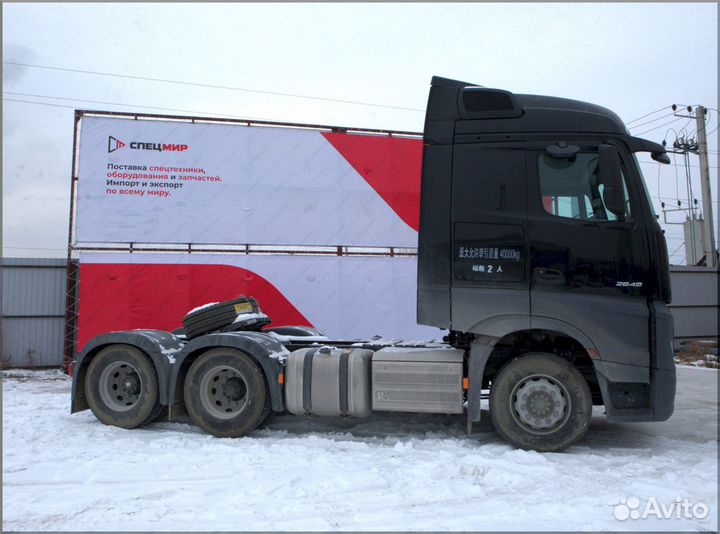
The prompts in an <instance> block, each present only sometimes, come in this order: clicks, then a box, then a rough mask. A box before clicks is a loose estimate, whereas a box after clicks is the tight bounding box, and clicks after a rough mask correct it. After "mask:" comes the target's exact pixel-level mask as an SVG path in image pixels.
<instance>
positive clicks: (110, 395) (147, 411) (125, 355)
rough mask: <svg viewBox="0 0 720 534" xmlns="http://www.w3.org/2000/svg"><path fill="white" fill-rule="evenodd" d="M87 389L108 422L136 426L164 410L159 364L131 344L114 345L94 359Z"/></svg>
mask: <svg viewBox="0 0 720 534" xmlns="http://www.w3.org/2000/svg"><path fill="white" fill-rule="evenodd" d="M85 392H86V396H87V401H88V405H89V406H90V409H91V410H92V412H93V414H95V417H97V418H98V419H99V420H100V421H101V422H103V423H105V424H106V425H113V426H119V427H122V428H135V427H138V426H142V425H144V424H146V423H149V422H150V421H152V420H153V419H154V418H155V417H157V415H158V414H159V412H160V410H161V406H160V398H159V395H158V381H157V374H156V372H155V367H153V364H152V362H151V361H150V360H149V358H147V357H146V356H145V355H144V354H143V353H142V352H141V351H140V350H138V349H136V348H134V347H131V346H129V345H110V346H109V347H106V348H104V349H103V350H101V351H100V352H99V353H98V354H97V355H96V356H95V357H94V358H93V359H92V361H91V362H90V366H89V367H88V371H87V375H86V378H85Z"/></svg>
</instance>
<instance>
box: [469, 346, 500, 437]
mask: <svg viewBox="0 0 720 534" xmlns="http://www.w3.org/2000/svg"><path fill="white" fill-rule="evenodd" d="M497 340H498V339H497V338H495V337H489V336H478V337H477V338H476V339H475V341H474V342H473V343H472V345H471V346H470V356H469V357H468V392H467V431H468V434H470V432H472V424H473V423H477V422H479V421H480V396H481V392H482V379H483V373H484V372H485V364H486V363H487V361H488V358H489V357H490V353H491V352H492V350H493V348H494V347H495V343H496V342H497Z"/></svg>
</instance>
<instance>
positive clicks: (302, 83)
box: [3, 3, 720, 263]
mask: <svg viewBox="0 0 720 534" xmlns="http://www.w3.org/2000/svg"><path fill="white" fill-rule="evenodd" d="M717 47H718V35H717V6H716V5H715V4H710V3H705V4H688V3H678V4H669V3H661V4H660V3H658V4H650V3H642V4H416V5H412V4H395V5H382V4H372V5H364V4H276V5H256V4H230V5H228V4H212V5H200V4H103V5H89V4H15V3H10V4H4V5H3V61H4V62H19V63H27V64H33V65H42V66H51V67H62V68H70V69H77V70H86V71H98V72H106V73H116V74H125V75H132V76H144V77H153V78H162V79H172V80H183V81H189V82H195V83H204V84H213V85H222V86H229V87H236V88H247V89H254V90H261V91H271V92H283V93H293V94H301V95H311V96H320V97H327V98H332V99H340V100H351V101H362V102H370V103H375V104H384V105H389V106H397V107H403V108H415V109H423V108H424V106H425V103H426V100H427V93H428V89H429V81H430V78H431V76H432V75H440V76H445V77H450V78H457V79H461V80H465V81H469V82H472V83H477V84H480V85H484V86H488V87H498V88H503V89H507V90H510V91H513V92H516V93H535V94H545V95H555V96H563V97H568V98H574V99H578V100H585V101H589V102H593V103H596V104H600V105H603V106H606V107H608V108H610V109H612V110H614V111H615V112H617V113H618V114H619V115H620V117H621V118H623V120H625V121H626V122H629V121H632V120H633V119H636V118H638V117H640V116H642V115H645V114H647V113H650V112H654V111H656V110H659V109H661V108H664V107H665V108H667V111H665V112H661V113H655V114H653V115H650V116H649V117H648V118H646V119H643V120H638V121H635V122H634V123H631V124H630V126H633V125H635V126H636V127H635V128H633V129H631V131H632V133H633V134H641V133H642V134H643V135H642V137H646V138H648V139H651V140H654V141H658V142H659V141H662V140H663V139H664V138H665V137H666V135H667V139H668V141H669V142H672V141H673V140H674V139H675V134H674V133H673V131H668V129H670V128H673V129H674V130H677V131H680V129H681V128H682V127H683V126H685V125H686V124H687V126H686V128H687V133H689V134H692V133H693V132H694V131H695V123H694V121H688V120H687V119H679V118H675V117H673V116H672V115H671V112H670V109H669V106H670V105H671V104H673V103H675V104H683V105H688V104H691V105H696V104H703V105H705V106H707V107H709V108H714V109H713V110H711V112H710V114H709V121H708V126H707V128H708V131H712V130H714V129H715V128H716V127H717V125H718V113H717V111H716V110H717V108H718V101H717V99H718V87H717V63H718V57H717ZM28 95H38V96H28ZM18 100H23V101H25V102H18ZM83 100H84V101H83ZM89 100H93V101H101V102H105V103H102V104H101V103H91V102H87V101H89ZM28 101H30V102H34V103H28ZM39 103H45V104H52V106H48V105H42V104H39ZM111 103H112V104H111ZM120 104H125V105H120ZM57 106H65V107H57ZM141 106H145V107H141ZM75 108H83V109H106V110H123V111H130V110H131V111H145V112H150V113H152V112H156V113H163V112H165V113H172V110H173V109H175V110H186V111H197V112H200V114H212V115H226V116H242V117H252V118H264V119H270V120H278V121H289V122H311V123H319V124H332V125H348V126H356V127H368V128H387V129H402V130H413V131H420V130H421V129H422V124H423V113H422V112H419V111H412V110H401V109H392V108H388V107H373V106H365V105H355V104H346V103H340V102H326V101H320V100H311V99H302V98H291V97H287V96H277V95H263V94H257V93H250V92H243V91H233V90H227V89H212V88H203V87H191V86H187V85H172V84H167V83H160V82H153V81H146V80H131V79H127V78H119V77H107V76H98V75H91V74H82V73H77V72H63V71H56V70H48V69H41V68H37V67H18V66H13V65H8V64H3V254H4V255H5V256H31V257H61V256H63V255H64V254H65V247H66V244H67V231H68V213H69V196H70V186H69V184H70V170H71V169H70V167H71V152H72V132H73V118H72V117H73V111H72V110H73V109H75ZM153 108H165V109H153ZM663 115H666V116H667V118H666V119H664V118H662V117H663ZM656 119H657V120H656ZM649 120H653V121H654V122H650V123H648V124H644V123H646V122H647V121H649ZM670 121H674V122H670ZM688 122H689V124H688ZM668 123H670V124H668ZM647 130H650V131H647ZM644 132H647V133H644ZM710 138H711V139H710V145H711V146H710V148H711V150H712V151H713V152H711V160H710V165H711V175H712V187H713V195H714V198H715V199H716V200H717V198H718V197H717V191H718V188H717V185H718V182H717V165H718V157H717V155H718V152H717V150H718V148H717V147H718V145H717V139H718V131H717V130H715V131H714V132H713V133H712V134H711V135H710ZM640 159H641V160H642V161H649V163H644V164H643V172H644V173H645V177H646V182H647V185H648V188H649V190H650V192H651V195H652V196H653V197H654V202H655V208H656V210H657V211H658V212H659V213H660V201H659V197H662V198H664V199H666V201H669V202H675V200H676V199H677V198H679V199H680V200H681V201H683V202H686V201H687V199H688V194H687V187H686V185H685V178H684V177H685V170H684V169H683V168H682V166H680V167H674V166H666V167H664V168H661V167H660V166H659V165H658V164H656V163H653V162H650V159H649V157H648V156H647V155H642V156H641V157H640ZM677 162H678V164H681V162H682V160H681V159H678V160H677ZM690 163H691V165H693V167H691V173H692V179H693V191H694V192H695V194H696V196H697V198H698V199H699V198H700V193H699V191H700V189H699V168H698V158H697V157H696V156H691V158H690ZM719 208H720V206H718V204H717V203H715V204H714V211H715V216H716V218H717V215H718V212H719V211H720V209H719ZM671 215H672V216H671V219H672V220H674V221H681V220H682V218H683V217H682V215H681V214H679V213H674V214H671ZM661 220H662V216H661ZM665 228H666V235H667V237H668V246H669V249H670V252H671V253H672V252H673V251H674V250H676V249H677V248H678V247H681V244H682V242H683V239H682V227H681V226H672V225H668V226H665ZM716 233H717V227H716ZM673 260H674V263H683V261H684V255H683V250H682V248H680V250H679V251H678V252H677V253H676V254H675V255H674V257H673Z"/></svg>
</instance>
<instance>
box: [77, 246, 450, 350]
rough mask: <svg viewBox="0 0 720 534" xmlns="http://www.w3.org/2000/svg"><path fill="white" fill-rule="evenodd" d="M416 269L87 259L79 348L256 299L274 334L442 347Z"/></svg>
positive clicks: (404, 262)
mask: <svg viewBox="0 0 720 534" xmlns="http://www.w3.org/2000/svg"><path fill="white" fill-rule="evenodd" d="M416 266H417V259H416V258H415V257H367V256H344V257H341V256H329V255H328V256H310V255H304V256H303V255H293V256H290V255H228V254H222V255H219V254H172V253H170V254H152V253H118V254H114V253H82V254H81V256H80V295H79V309H78V331H77V347H76V348H77V350H81V349H82V347H83V345H84V344H85V343H86V342H87V341H88V340H89V339H90V338H92V337H93V336H96V335H98V334H101V333H105V332H109V331H114V330H130V329H135V328H145V329H148V328H149V329H159V330H166V331H172V330H174V329H176V328H179V327H180V326H182V318H183V317H184V315H185V314H186V313H187V312H188V311H190V310H191V309H193V308H195V307H197V306H201V305H203V304H207V303H209V302H219V301H223V300H229V299H232V298H235V297H236V296H238V295H246V296H253V297H255V298H256V299H257V300H258V302H259V304H260V306H261V308H262V310H263V312H265V313H266V314H267V315H268V316H269V317H270V318H271V319H272V320H273V324H272V325H273V326H287V325H304V326H313V327H315V328H319V329H320V330H322V331H324V332H325V333H326V334H327V335H328V336H329V337H331V338H333V339H344V340H348V339H368V338H370V337H372V336H375V335H379V336H382V337H384V338H392V339H397V338H402V339H405V340H421V341H430V340H433V339H441V338H442V336H443V335H444V331H442V330H439V329H437V328H431V327H426V326H418V325H417V324H416V322H415V313H416V280H417V268H416Z"/></svg>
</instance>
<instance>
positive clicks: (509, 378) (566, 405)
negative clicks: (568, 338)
mask: <svg viewBox="0 0 720 534" xmlns="http://www.w3.org/2000/svg"><path fill="white" fill-rule="evenodd" d="M591 416H592V395H591V393H590V388H589V387H588V385H587V382H586V381H585V379H584V378H583V376H582V375H581V374H580V372H579V371H578V370H577V369H576V368H575V367H573V366H572V365H571V364H570V363H569V362H567V361H566V360H563V359H562V358H559V357H557V356H555V355H554V354H547V353H531V354H526V355H523V356H521V357H519V358H515V359H513V360H511V361H510V362H508V363H507V364H505V366H504V367H503V368H502V369H501V370H500V372H499V373H498V374H497V375H496V376H495V378H494V379H493V381H492V387H491V388H490V417H491V419H492V422H493V425H494V426H495V429H496V430H497V432H498V433H499V434H500V435H501V436H502V437H503V438H504V439H505V440H507V441H509V442H510V443H512V444H514V445H516V446H517V447H520V448H522V449H533V450H536V451H541V452H550V451H560V450H562V449H565V448H567V447H569V446H570V445H572V444H573V443H575V442H576V441H577V440H578V439H580V438H581V437H582V435H583V434H584V433H585V431H586V430H587V429H588V426H589V425H590V418H591Z"/></svg>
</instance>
